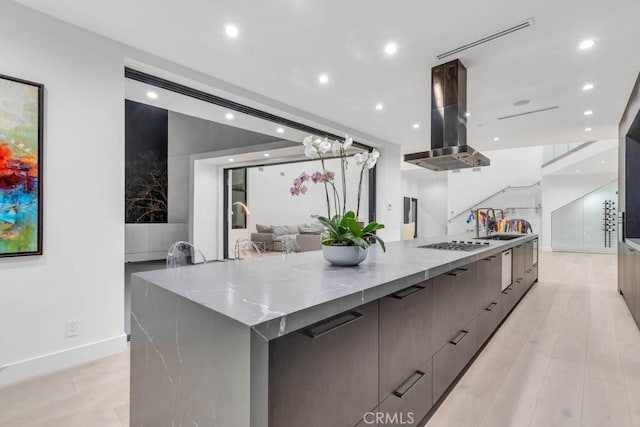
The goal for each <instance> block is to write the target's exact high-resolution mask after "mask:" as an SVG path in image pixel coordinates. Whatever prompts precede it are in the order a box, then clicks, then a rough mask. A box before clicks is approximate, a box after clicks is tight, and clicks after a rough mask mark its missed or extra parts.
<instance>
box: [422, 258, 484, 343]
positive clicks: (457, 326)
mask: <svg viewBox="0 0 640 427" xmlns="http://www.w3.org/2000/svg"><path fill="white" fill-rule="evenodd" d="M481 289H482V287H481V286H478V265H477V263H472V264H469V265H467V266H465V267H464V268H457V269H455V270H452V271H449V272H448V273H445V274H442V275H440V276H438V277H435V278H434V279H433V345H434V349H435V350H436V351H437V350H438V349H440V348H442V346H444V345H445V344H446V343H448V342H449V341H450V340H451V339H452V337H454V336H456V335H457V334H458V332H459V331H460V330H461V329H462V328H463V326H464V325H466V324H467V323H469V322H470V321H471V320H472V319H473V318H475V317H476V316H477V314H478V309H477V305H478V299H479V298H480V295H481Z"/></svg>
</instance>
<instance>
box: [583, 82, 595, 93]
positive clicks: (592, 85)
mask: <svg viewBox="0 0 640 427" xmlns="http://www.w3.org/2000/svg"><path fill="white" fill-rule="evenodd" d="M594 87H596V85H594V84H593V83H587V84H585V85H584V86H582V90H583V91H585V92H586V91H588V90H591V89H593V88H594Z"/></svg>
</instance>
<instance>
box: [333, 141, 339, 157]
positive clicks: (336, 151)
mask: <svg viewBox="0 0 640 427" xmlns="http://www.w3.org/2000/svg"><path fill="white" fill-rule="evenodd" d="M331 152H332V153H333V155H334V156H339V155H340V153H341V152H342V144H341V143H340V141H333V144H332V145H331Z"/></svg>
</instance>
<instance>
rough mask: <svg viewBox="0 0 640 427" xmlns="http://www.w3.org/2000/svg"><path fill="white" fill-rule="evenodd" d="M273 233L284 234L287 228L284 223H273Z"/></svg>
mask: <svg viewBox="0 0 640 427" xmlns="http://www.w3.org/2000/svg"><path fill="white" fill-rule="evenodd" d="M272 228H273V234H275V235H276V236H284V235H285V234H289V229H288V228H287V226H286V225H273V226H272Z"/></svg>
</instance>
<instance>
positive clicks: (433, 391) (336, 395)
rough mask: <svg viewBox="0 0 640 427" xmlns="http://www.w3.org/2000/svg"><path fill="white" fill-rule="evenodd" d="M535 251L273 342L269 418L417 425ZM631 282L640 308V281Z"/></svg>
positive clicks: (312, 423)
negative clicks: (506, 269) (507, 278)
mask: <svg viewBox="0 0 640 427" xmlns="http://www.w3.org/2000/svg"><path fill="white" fill-rule="evenodd" d="M535 250H536V249H535V246H533V245H532V244H531V242H527V243H525V244H522V245H520V246H518V247H516V248H513V257H512V259H511V258H509V257H506V258H505V257H503V256H502V254H501V253H498V254H496V255H491V256H487V257H486V258H484V259H480V260H479V261H476V262H473V263H470V264H468V265H466V266H464V267H462V268H457V269H454V270H451V271H449V272H447V273H444V274H442V275H440V276H438V277H435V278H433V279H430V280H426V281H423V282H420V283H418V284H415V285H413V286H409V287H407V288H405V289H402V290H400V291H397V292H395V293H393V294H391V295H387V296H385V297H382V298H380V299H379V300H377V301H374V302H371V303H369V304H365V305H363V306H360V307H358V308H355V309H353V310H349V311H348V312H345V313H342V314H340V315H337V316H334V317H332V318H329V319H326V320H324V321H322V322H319V323H317V324H315V325H312V326H310V327H307V328H304V329H303V330H300V331H297V332H293V333H290V334H287V335H285V336H283V337H280V338H277V339H275V340H274V341H271V343H270V344H269V390H268V392H269V427H298V426H305V427H326V426H331V427H351V426H354V425H357V426H358V427H360V426H372V425H373V426H417V425H419V423H420V421H421V420H422V419H423V418H424V417H425V416H426V414H427V413H428V411H429V410H430V409H431V408H432V406H433V404H435V403H436V402H437V401H438V400H439V399H441V398H442V397H443V395H444V394H445V393H446V391H447V389H448V388H449V387H450V386H451V385H452V384H453V382H454V381H455V380H456V378H457V377H458V376H459V375H460V374H461V372H462V371H463V370H464V369H465V367H466V366H467V365H468V364H469V362H470V361H471V360H472V359H473V357H474V356H475V354H476V353H477V352H478V350H479V349H480V347H481V346H482V345H483V344H484V343H485V342H486V341H487V340H488V339H489V337H490V336H491V335H492V334H493V332H494V331H495V330H496V328H497V327H498V326H499V325H500V323H501V322H502V320H503V319H504V317H505V316H506V315H508V313H509V312H510V311H511V310H512V309H513V307H514V306H515V305H516V304H517V302H518V300H519V299H520V297H521V296H522V295H523V294H524V292H526V290H527V289H528V287H529V286H530V285H531V283H533V281H534V280H535V278H536V277H537V264H535V263H534V259H535V257H534V256H533V255H534V251H535ZM638 257H639V258H638V259H640V254H638ZM503 258H504V259H506V260H507V262H508V263H509V266H510V267H511V269H512V272H513V283H512V284H511V285H510V286H509V287H508V288H507V289H505V290H504V291H503V290H502V282H503V280H502V271H503V268H502V267H503V265H502V264H503ZM629 259H630V258H629ZM621 262H624V261H621ZM625 266H626V264H625ZM625 268H626V267H625ZM634 271H635V272H636V273H629V275H630V276H631V275H633V274H637V278H638V279H639V280H636V283H640V263H638V269H636V270H634ZM624 286H625V289H626V290H627V292H625V298H627V299H628V300H629V304H630V306H634V307H635V306H637V307H638V308H639V309H640V288H638V289H637V292H635V293H634V290H633V289H635V288H633V287H631V286H627V285H626V284H625V285H624ZM631 301H633V302H631ZM636 301H637V302H636ZM363 417H364V418H363ZM378 420H379V421H378Z"/></svg>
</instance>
